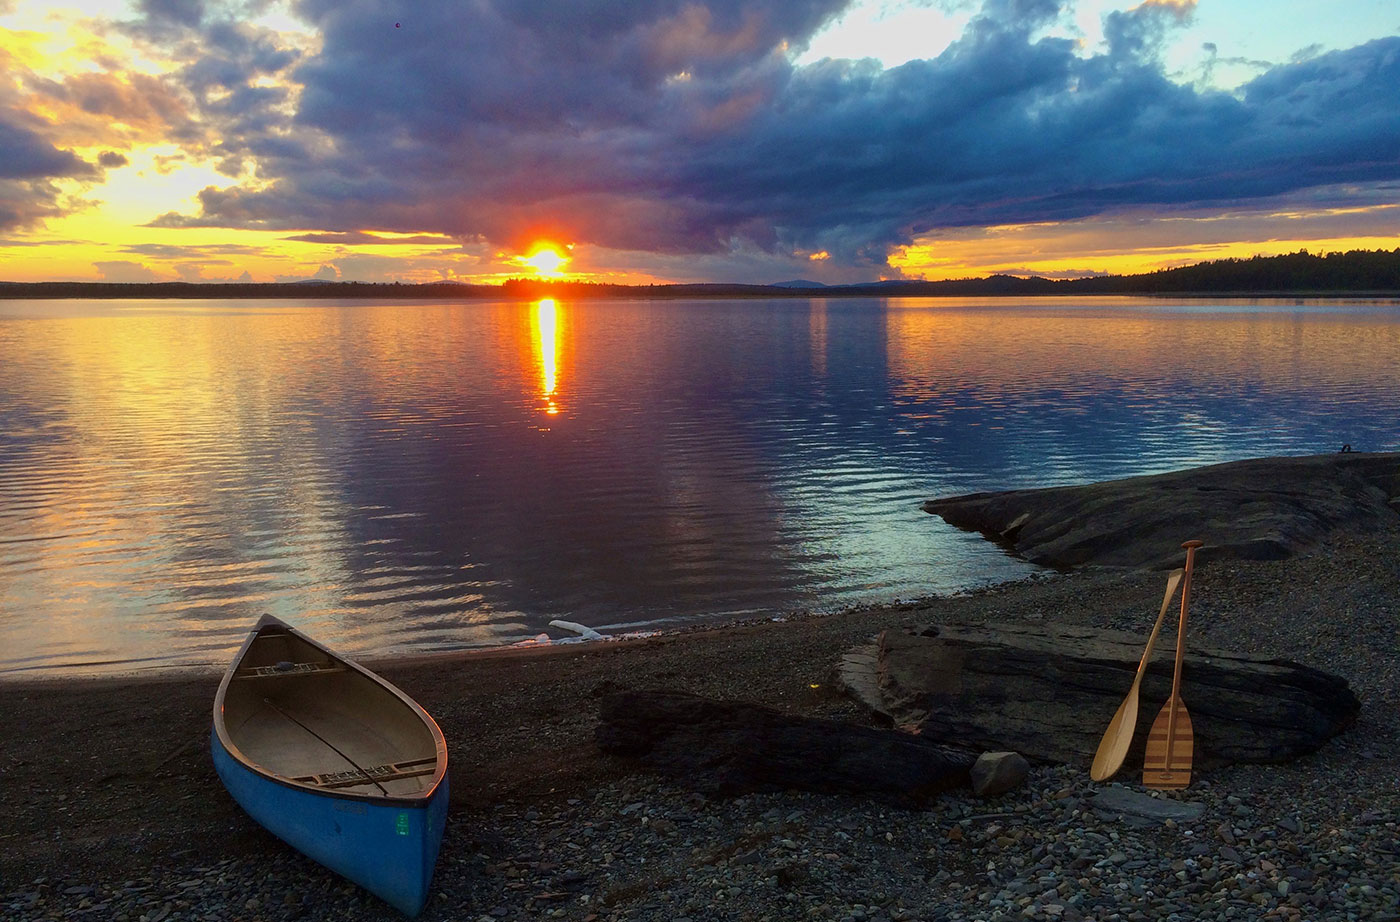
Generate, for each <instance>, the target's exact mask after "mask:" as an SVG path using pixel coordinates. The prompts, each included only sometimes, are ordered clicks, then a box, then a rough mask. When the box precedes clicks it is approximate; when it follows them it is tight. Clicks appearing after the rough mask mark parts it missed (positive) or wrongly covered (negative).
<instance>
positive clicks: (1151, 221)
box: [0, 0, 1400, 284]
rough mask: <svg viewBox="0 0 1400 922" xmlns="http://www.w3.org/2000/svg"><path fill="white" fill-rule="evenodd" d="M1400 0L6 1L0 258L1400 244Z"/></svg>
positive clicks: (442, 267) (1012, 267)
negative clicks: (1135, 0)
mask: <svg viewBox="0 0 1400 922" xmlns="http://www.w3.org/2000/svg"><path fill="white" fill-rule="evenodd" d="M1397 87H1400V0H1334V2H1329V3H1318V2H1315V0H1306V2H1305V0H1146V2H1142V3H1138V4H1133V3H1116V2H1111V0H1078V2H1076V0H884V2H878V0H649V2H646V3H634V2H629V0H412V2H405V0H125V2H115V0H76V2H74V0H70V2H44V0H0V279H4V280H10V281H43V280H91V281H99V280H108V281H169V280H188V281H199V280H206V281H234V280H244V281H257V282H272V281H291V280H297V279H306V278H323V279H342V280H358V281H376V282H385V281H402V282H405V283H407V282H428V281H439V280H460V281H466V282H496V281H500V280H503V279H505V278H510V277H521V276H534V275H543V276H547V277H549V276H562V277H567V278H577V279H589V280H597V281H608V282H628V283H637V284H646V283H652V282H699V281H711V282H751V283H768V282H778V281H786V280H791V279H810V280H814V281H818V282H823V283H828V284H839V283H846V282H862V281H872V280H876V279H897V278H928V279H942V278H964V277H975V276H983V275H989V274H993V273H997V272H1005V273H1012V274H1018V275H1028V274H1037V275H1045V276H1049V277H1076V276H1084V275H1092V274H1102V273H1107V272H1140V271H1149V270H1152V269H1156V268H1163V267H1170V266H1175V265H1183V264H1189V263H1194V262H1200V261H1202V260H1207V259H1218V258H1224V257H1248V256H1251V255H1255V254H1265V255H1269V254H1275V253H1283V252H1294V251H1297V250H1299V249H1307V250H1309V251H1311V252H1329V251H1332V250H1346V249H1356V248H1364V249H1379V248H1384V249H1394V248H1396V247H1400V90H1397V89H1396V88H1397Z"/></svg>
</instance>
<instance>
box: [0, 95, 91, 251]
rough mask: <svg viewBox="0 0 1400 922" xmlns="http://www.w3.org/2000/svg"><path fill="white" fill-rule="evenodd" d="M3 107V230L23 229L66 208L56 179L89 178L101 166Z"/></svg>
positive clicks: (0, 157) (0, 179)
mask: <svg viewBox="0 0 1400 922" xmlns="http://www.w3.org/2000/svg"><path fill="white" fill-rule="evenodd" d="M27 120H28V119H27V117H26V116H24V114H23V113H18V112H14V111H9V112H7V111H6V110H5V109H4V108H3V107H0V231H13V230H22V229H24V228H28V227H31V226H33V225H34V224H36V223H38V222H39V221H42V220H43V219H44V218H46V217H50V216H52V215H56V214H59V213H60V212H61V211H62V205H61V199H62V195H61V192H60V190H59V188H58V187H57V186H56V185H55V184H54V183H53V180H56V179H71V178H76V179H89V178H92V177H94V176H96V175H97V174H98V169H97V167H95V166H93V165H92V164H91V163H88V162H87V161H86V160H84V159H82V158H81V157H79V156H78V155H76V154H74V153H73V152H72V151H67V150H62V149H60V148H58V147H55V146H54V145H53V144H52V143H50V142H49V141H48V140H46V139H45V138H44V137H43V136H41V135H40V134H39V133H37V132H35V131H33V130H31V129H30V128H28V127H26V126H25V125H24V124H21V122H23V121H27Z"/></svg>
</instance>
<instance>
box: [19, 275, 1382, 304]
mask: <svg viewBox="0 0 1400 922" xmlns="http://www.w3.org/2000/svg"><path fill="white" fill-rule="evenodd" d="M978 281H979V282H980V281H983V280H978ZM985 281H988V282H990V281H994V280H993V279H987V280H985ZM925 285H929V286H933V285H938V286H940V287H938V288H937V290H924V289H925ZM941 286H942V283H909V284H908V285H907V286H898V287H895V286H891V287H884V286H844V285H843V286H839V287H838V286H833V287H829V288H787V287H782V286H776V285H718V284H715V285H709V284H706V285H656V286H611V285H609V286H600V287H606V288H607V289H609V290H607V291H597V290H592V289H584V290H577V289H572V288H562V287H561V288H555V287H544V288H542V290H539V291H535V292H533V293H526V292H523V291H520V290H507V289H505V287H504V286H502V287H490V286H478V285H462V284H456V283H442V284H436V283H435V284H426V285H393V284H383V283H372V282H331V283H327V284H325V285H317V286H310V285H305V286H304V285H295V284H293V285H282V284H277V283H266V284H253V285H239V284H219V283H210V284H197V283H196V284H190V283H184V282H169V283H148V284H129V285H128V284H109V283H106V282H83V283H53V282H36V283H32V284H26V283H9V282H0V301H27V300H33V301H67V300H80V301H134V300H155V301H161V300H168V301H212V300H232V301H271V300H287V299H296V300H315V301H337V300H343V301H535V300H539V299H540V298H549V297H555V298H565V299H568V300H579V301H587V300H594V301H597V300H608V299H611V300H634V301H680V300H696V299H701V300H703V299H714V300H755V301H756V300H775V299H785V300H793V301H799V300H802V301H806V300H814V299H841V300H852V299H860V298H864V299H871V298H968V297H982V298H1037V299H1038V298H1054V297H1067V296H1074V297H1088V298H1112V297H1140V298H1159V299H1180V298H1244V299H1256V298H1257V299H1285V298H1307V299H1316V298H1324V299H1325V298H1367V299H1379V300H1386V299H1400V289H1382V290H1356V291H1353V290H1348V289H1320V290H1259V291H1255V290H1242V291H1233V290H1226V289H1218V290H1204V291H1128V290H1123V291H1113V290H1105V291H1039V290H1024V291H1023V290H1006V289H1002V288H997V287H994V286H990V285H989V286H987V287H981V286H978V285H975V284H967V283H948V284H947V286H946V287H941ZM483 287H487V288H488V290H487V291H480V290H478V289H480V288H483Z"/></svg>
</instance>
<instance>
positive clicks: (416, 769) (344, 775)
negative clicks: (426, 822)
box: [292, 757, 437, 789]
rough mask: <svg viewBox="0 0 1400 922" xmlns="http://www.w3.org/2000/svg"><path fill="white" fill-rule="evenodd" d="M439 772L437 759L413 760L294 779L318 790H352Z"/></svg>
mask: <svg viewBox="0 0 1400 922" xmlns="http://www.w3.org/2000/svg"><path fill="white" fill-rule="evenodd" d="M435 771H437V757H433V758H430V759H413V760H411V761H408V762H390V763H388V764H387V765H376V766H374V767H373V768H352V769H349V770H347V771H341V772H324V773H322V774H319V775H302V776H300V777H297V778H293V779H292V780H293V781H299V782H301V783H302V784H314V785H315V786H316V787H318V788H330V789H334V788H352V787H355V786H356V785H359V784H373V783H375V782H377V781H395V780H397V779H399V778H417V777H420V776H422V775H431V774H433V772H435Z"/></svg>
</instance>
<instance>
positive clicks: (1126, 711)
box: [1089, 570, 1183, 781]
mask: <svg viewBox="0 0 1400 922" xmlns="http://www.w3.org/2000/svg"><path fill="white" fill-rule="evenodd" d="M1182 575H1183V572H1182V571H1181V570H1173V571H1172V572H1171V575H1169V576H1168V577H1167V592H1166V594H1165V595H1164V596H1162V607H1161V609H1160V610H1159V611H1158V612H1157V620H1156V621H1154V622H1153V623H1152V633H1151V634H1150V635H1149V636H1148V638H1147V646H1146V647H1145V648H1144V649H1143V651H1142V659H1141V660H1139V661H1138V668H1137V675H1135V676H1133V684H1132V685H1131V686H1130V687H1129V688H1128V696H1127V697H1126V698H1124V699H1123V703H1122V704H1120V705H1118V711H1117V713H1115V714H1114V715H1113V719H1112V720H1110V721H1109V722H1108V729H1107V730H1105V731H1104V734H1103V739H1101V740H1100V741H1099V748H1098V751H1097V752H1095V753H1094V762H1093V764H1092V765H1090V766H1089V777H1091V778H1093V779H1094V780H1095V781H1106V780H1108V779H1109V778H1112V777H1113V775H1114V773H1115V772H1117V771H1118V769H1119V768H1120V767H1122V765H1123V758H1124V757H1125V756H1126V755H1127V754H1128V747H1129V746H1131V745H1132V739H1133V728H1134V727H1135V726H1137V695H1138V687H1139V686H1140V685H1142V677H1143V675H1144V674H1146V672H1147V663H1148V661H1149V660H1150V659H1152V648H1153V647H1154V646H1155V645H1156V643H1157V634H1158V633H1159V632H1160V631H1161V630H1162V621H1163V619H1165V618H1166V617H1167V609H1169V608H1171V604H1172V596H1174V595H1176V587H1177V586H1179V585H1181V577H1182Z"/></svg>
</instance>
